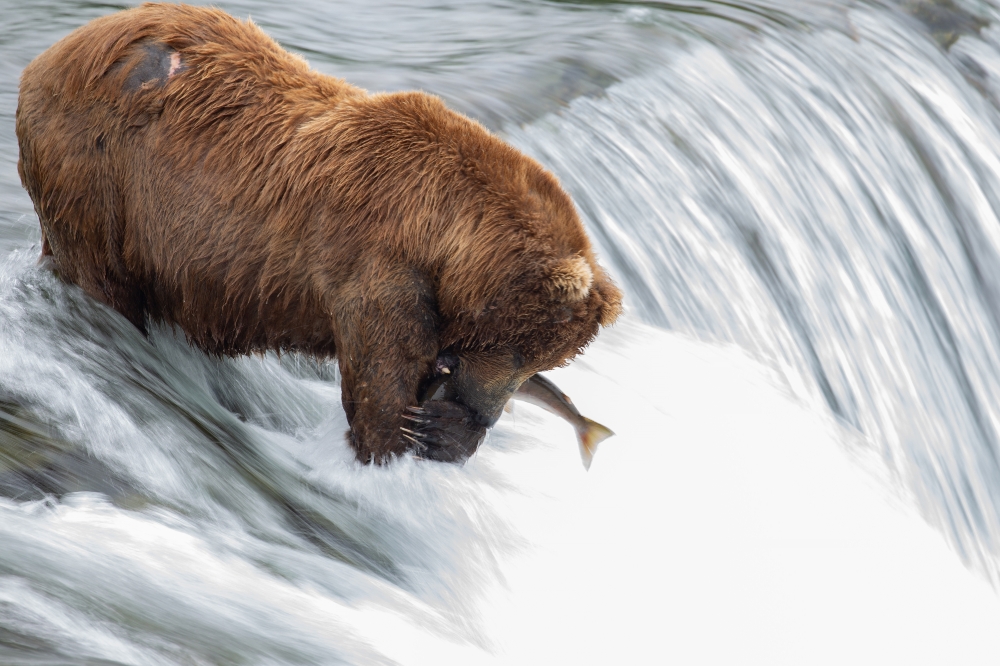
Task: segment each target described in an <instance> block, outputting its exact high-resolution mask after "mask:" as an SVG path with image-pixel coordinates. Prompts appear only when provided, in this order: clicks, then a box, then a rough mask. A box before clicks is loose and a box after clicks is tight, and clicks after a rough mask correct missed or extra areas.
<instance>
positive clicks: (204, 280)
mask: <svg viewBox="0 0 1000 666" xmlns="http://www.w3.org/2000/svg"><path fill="white" fill-rule="evenodd" d="M17 136H18V142H19V146H20V160H19V162H18V171H19V173H20V174H21V179H22V182H23V183H24V186H25V188H26V189H27V190H28V192H29V194H30V195H31V198H32V200H33V201H34V203H35V209H36V211H37V212H38V217H39V219H40V220H41V225H42V233H43V253H44V254H51V256H52V259H53V261H54V264H55V266H56V268H57V269H58V271H59V273H60V275H61V276H62V277H63V278H64V279H66V280H68V281H70V282H73V283H76V284H78V285H80V286H81V287H82V288H83V289H84V290H86V291H87V292H88V293H89V294H90V295H92V296H93V297H95V298H97V299H99V300H101V301H103V302H105V303H107V304H108V305H110V306H111V307H113V308H115V309H116V310H118V311H119V312H121V313H122V314H123V315H124V316H126V317H128V319H129V320H130V321H132V322H133V323H134V324H135V325H136V326H138V327H139V328H141V329H143V330H145V326H146V321H147V319H152V320H154V321H164V322H167V323H169V324H174V325H177V326H180V327H181V329H183V330H184V332H185V333H186V334H187V336H188V338H189V340H190V341H191V342H192V343H194V344H196V345H197V346H199V347H201V348H202V349H204V350H205V351H207V352H210V353H216V354H229V355H233V354H246V353H250V352H255V351H264V350H279V351H281V350H297V351H303V352H307V353H310V354H315V355H317V356H321V357H330V356H333V355H336V357H337V360H338V363H339V364H340V368H341V372H342V380H343V381H342V390H343V400H344V408H345V410H346V411H347V416H348V419H349V421H350V423H351V429H352V436H351V441H352V443H353V445H354V447H355V449H356V451H357V454H358V457H359V459H361V460H363V461H369V460H376V461H382V460H385V459H386V458H387V457H390V456H391V455H394V454H399V453H401V452H403V451H405V450H406V449H407V448H409V447H410V446H412V445H414V444H415V443H417V445H418V448H420V449H421V451H423V448H426V447H423V443H426V442H430V443H431V444H433V445H436V446H439V447H444V448H445V449H447V446H449V444H448V443H447V442H442V441H437V442H435V441H434V437H432V436H431V435H428V434H427V433H428V432H430V431H433V430H434V429H435V428H437V431H438V434H439V435H441V434H442V433H443V434H444V435H445V437H443V439H445V440H447V439H448V438H449V436H450V437H451V439H458V440H463V441H461V442H458V443H455V446H457V447H458V448H460V449H461V450H462V451H463V452H462V453H461V454H459V453H454V454H449V453H447V452H444V453H442V452H441V451H438V452H437V453H436V454H435V453H434V452H431V454H430V457H438V458H440V459H453V458H460V457H462V456H464V455H468V453H469V449H470V448H471V449H472V450H474V448H475V444H476V443H478V441H479V439H478V438H480V437H481V435H482V432H483V431H484V429H485V425H488V424H489V423H490V422H491V419H495V415H496V414H498V413H499V411H498V404H499V405H500V406H502V403H503V402H505V401H506V398H507V397H509V395H510V392H512V391H513V390H515V389H516V388H517V386H518V385H519V384H520V382H521V381H523V380H524V379H525V378H527V377H529V376H530V375H531V374H533V373H535V372H538V371H541V370H545V369H549V368H552V367H554V366H557V365H560V364H562V363H564V362H566V361H567V360H568V359H570V358H572V357H573V356H574V355H575V354H577V353H578V352H579V351H580V350H581V349H582V347H584V346H585V345H586V344H587V343H588V342H589V341H590V340H591V339H592V338H593V337H594V335H596V333H597V331H598V327H599V325H602V324H603V325H607V324H610V323H611V322H612V321H613V320H614V319H615V317H616V316H617V315H618V312H619V310H620V304H619V303H620V294H619V292H618V290H617V289H616V288H615V286H614V285H613V284H612V283H611V282H610V281H609V280H608V278H607V276H606V275H605V273H604V271H603V270H602V269H601V268H600V266H598V264H597V262H596V260H595V258H594V255H593V252H592V250H591V247H590V243H589V242H588V239H587V237H586V235H585V233H584V230H583V227H582V225H581V224H580V221H579V219H578V217H577V215H576V212H575V211H574V208H573V205H572V203H571V201H570V199H569V197H568V196H567V195H566V194H565V193H564V192H563V190H562V189H561V188H560V186H559V184H558V183H557V182H556V180H555V178H554V177H553V176H552V175H551V174H549V173H548V172H547V171H545V170H544V169H543V168H542V167H541V166H540V165H539V164H538V163H537V162H535V161H534V160H532V159H530V158H528V157H526V156H525V155H523V154H521V153H520V152H518V151H516V150H515V149H513V148H512V147H510V146H508V145H507V144H505V143H504V142H502V141H501V140H499V139H498V138H496V137H495V136H493V135H492V134H490V133H489V132H488V131H487V130H486V129H484V128H483V127H482V126H480V125H479V124H477V123H476V122H474V121H472V120H470V119H468V118H466V117H464V116H462V115H459V114H457V113H454V112H452V111H450V110H448V109H447V108H446V107H445V106H444V104H443V103H442V102H441V101H440V100H439V99H438V98H436V97H433V96H430V95H426V94H423V93H417V92H406V93H394V94H377V95H370V94H368V93H366V92H365V91H363V90H361V89H359V88H356V87H354V86H351V85H349V84H347V83H345V82H344V81H342V80H340V79H336V78H332V77H329V76H324V75H322V74H319V73H317V72H315V71H312V70H311V69H309V67H308V65H307V63H306V62H305V61H304V60H303V59H302V58H299V57H297V56H294V55H291V54H289V53H287V52H286V51H284V50H283V49H281V48H280V47H279V46H278V45H277V44H276V43H275V42H274V41H273V40H271V39H270V38H269V37H267V36H266V35H265V34H264V33H263V32H262V31H261V30H260V29H258V28H257V27H256V26H255V25H254V24H253V23H251V22H249V21H246V22H243V21H238V20H236V19H234V18H232V17H231V16H229V15H227V14H225V13H224V12H221V11H219V10H215V9H205V8H196V7H190V6H184V5H167V4H147V5H143V6H141V7H138V8H135V9H130V10H127V11H123V12H120V13H117V14H112V15H110V16H106V17H104V18H100V19H97V20H95V21H93V22H91V23H89V24H87V25H86V26H84V27H82V28H80V29H78V30H76V31H75V32H73V33H72V34H70V35H69V36H67V37H66V38H64V39H63V40H61V41H59V42H58V43H57V44H55V45H54V46H52V47H51V48H50V49H48V50H47V51H45V52H44V53H42V54H41V55H40V56H38V57H37V58H36V59H35V60H34V61H33V62H32V63H31V64H30V65H29V66H28V67H27V68H26V69H25V71H24V74H23V76H22V79H21V89H20V99H19V104H18V110H17ZM584 282H585V283H586V284H585V285H584ZM442 369H444V370H443V371H444V372H450V373H451V376H450V377H449V381H450V382H451V384H450V386H451V392H450V394H449V396H448V398H447V401H448V402H449V404H447V405H437V406H436V407H435V408H433V409H431V408H430V407H431V406H432V405H430V404H425V407H427V409H425V410H424V411H423V412H422V413H421V414H422V415H421V416H420V417H419V418H416V419H414V417H413V415H412V414H410V420H407V408H408V407H410V406H414V405H417V404H418V401H419V400H420V399H421V395H420V392H421V390H422V387H424V386H426V384H427V382H428V380H429V379H431V378H433V377H435V376H438V375H439V374H440V373H441V372H442ZM435 419H439V421H435ZM448 419H451V421H449V420H448ZM456 419H457V420H456ZM459 421H461V422H462V423H464V424H465V426H463V427H464V428H465V430H464V431H462V433H463V434H456V433H458V430H456V429H455V428H457V426H455V425H454V423H457V422H459ZM449 424H450V425H449ZM403 428H406V429H405V430H402V429H403ZM421 429H423V431H425V432H423V434H421ZM466 431H467V432H466ZM401 433H411V435H412V436H403V435H402V434H401ZM438 439H439V440H440V439H442V438H441V437H438ZM473 440H474V441H473ZM459 445H460V446H459ZM421 447H423V448H421Z"/></svg>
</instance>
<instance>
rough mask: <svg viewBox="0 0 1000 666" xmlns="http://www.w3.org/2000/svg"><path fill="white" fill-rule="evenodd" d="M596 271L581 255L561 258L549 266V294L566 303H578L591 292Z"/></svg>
mask: <svg viewBox="0 0 1000 666" xmlns="http://www.w3.org/2000/svg"><path fill="white" fill-rule="evenodd" d="M593 283H594V272H593V271H592V270H591V269H590V265H589V264H588V263H587V260H586V259H584V258H583V257H581V256H579V255H575V256H572V257H567V258H565V259H559V260H557V261H555V262H553V264H552V266H551V267H550V268H549V280H548V287H549V295H550V296H552V298H554V299H556V300H559V301H562V302H564V303H577V302H579V301H582V300H583V299H585V298H586V297H587V296H588V295H589V294H590V285H592V284H593Z"/></svg>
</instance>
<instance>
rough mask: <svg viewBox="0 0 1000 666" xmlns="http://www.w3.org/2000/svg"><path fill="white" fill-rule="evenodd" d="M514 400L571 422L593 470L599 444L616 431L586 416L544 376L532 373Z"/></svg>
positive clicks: (586, 465)
mask: <svg viewBox="0 0 1000 666" xmlns="http://www.w3.org/2000/svg"><path fill="white" fill-rule="evenodd" d="M514 399H515V400H524V401H525V402H530V403H531V404H533V405H537V406H539V407H541V408H542V409H544V410H546V411H548V412H551V413H553V414H555V415H556V416H560V417H562V418H564V419H565V420H567V421H569V423H570V424H571V425H572V426H573V428H574V429H575V430H576V436H577V439H578V440H579V441H580V457H581V458H583V466H584V468H585V469H588V470H589V469H590V463H591V461H592V460H593V459H594V454H595V453H596V452H597V445H598V444H600V443H601V442H603V441H604V440H606V439H607V438H608V437H611V435H613V434H615V433H613V432H612V431H611V430H610V429H609V428H606V427H604V426H602V425H601V424H600V423H598V422H597V421H591V420H590V419H588V418H587V417H586V416H584V415H582V414H581V413H580V411H579V410H578V409H577V408H576V405H574V404H573V401H572V400H570V399H569V396H568V395H566V394H565V393H563V392H562V391H560V390H559V387H558V386H556V385H555V384H553V383H552V382H551V381H550V380H548V379H546V378H545V377H543V376H542V375H532V376H531V377H530V378H529V379H528V380H527V381H525V382H524V383H523V384H521V388H519V389H517V392H515V393H514Z"/></svg>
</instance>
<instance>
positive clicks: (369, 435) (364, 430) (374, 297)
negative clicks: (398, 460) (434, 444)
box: [334, 259, 438, 463]
mask: <svg viewBox="0 0 1000 666" xmlns="http://www.w3.org/2000/svg"><path fill="white" fill-rule="evenodd" d="M334 315H335V316H334V320H335V321H334V326H335V331H334V333H335V337H336V345H337V362H338V364H339V365H340V375H341V383H340V390H341V399H342V401H343V404H344V411H345V412H346V413H347V421H348V423H350V425H351V431H350V433H349V435H348V437H349V440H350V443H351V445H352V446H353V447H354V450H355V453H356V455H357V457H358V460H360V461H361V462H365V463H369V462H376V463H382V462H386V461H388V460H389V459H390V458H391V457H393V456H396V455H400V454H402V453H404V452H405V451H406V450H407V449H409V448H412V443H411V442H410V441H409V439H407V437H406V435H407V433H406V430H408V429H409V427H408V426H410V425H412V424H411V423H410V422H409V421H407V420H406V419H405V418H404V417H403V415H404V414H405V413H406V410H407V408H409V407H413V406H415V405H416V404H417V401H418V395H417V394H418V390H419V388H420V382H421V380H422V379H423V378H424V377H426V376H427V375H428V374H430V373H431V372H432V371H433V366H434V361H435V358H436V357H437V353H438V317H437V308H436V305H435V299H434V290H433V286H432V285H431V283H430V280H429V279H428V278H427V276H425V275H423V274H422V273H421V272H420V271H418V270H416V269H413V268H410V267H407V266H404V265H399V264H398V263H397V264H396V265H392V264H391V263H390V262H387V261H380V260H378V259H369V260H368V262H367V264H366V265H365V266H364V267H363V268H362V270H360V271H358V272H357V273H356V274H355V278H354V279H353V280H351V281H350V282H348V283H347V284H346V285H344V286H343V288H342V289H341V290H340V291H339V294H338V298H337V300H336V305H335V309H334Z"/></svg>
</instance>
